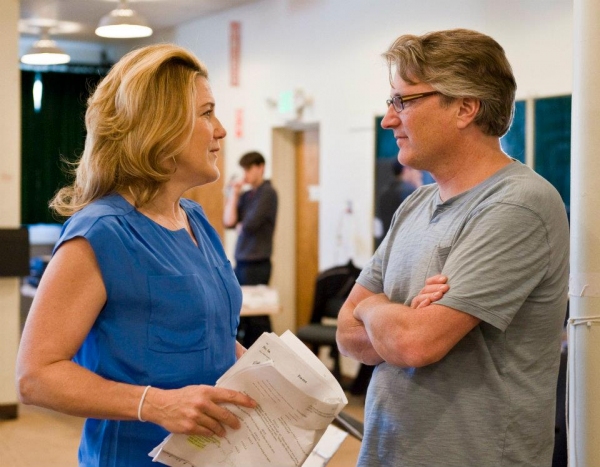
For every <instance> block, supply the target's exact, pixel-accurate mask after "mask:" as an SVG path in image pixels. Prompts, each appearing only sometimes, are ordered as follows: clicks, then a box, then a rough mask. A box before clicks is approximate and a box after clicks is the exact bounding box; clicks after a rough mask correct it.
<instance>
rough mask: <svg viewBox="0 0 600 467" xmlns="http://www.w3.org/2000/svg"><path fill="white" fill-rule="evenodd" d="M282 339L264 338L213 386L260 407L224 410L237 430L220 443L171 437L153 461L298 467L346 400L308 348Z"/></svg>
mask: <svg viewBox="0 0 600 467" xmlns="http://www.w3.org/2000/svg"><path fill="white" fill-rule="evenodd" d="M284 336H285V337H284ZM284 336H282V337H281V338H279V337H278V336H276V335H275V334H272V333H270V334H267V333H265V334H263V336H261V338H260V339H259V340H258V341H257V342H256V343H255V344H254V345H253V346H252V347H251V348H250V349H248V352H246V353H245V354H244V356H243V357H242V358H240V360H238V362H237V363H236V364H235V365H234V366H233V367H232V368H231V369H230V370H229V371H227V372H226V373H225V374H224V375H223V377H222V378H221V379H220V380H219V381H218V382H217V386H221V387H227V388H230V389H235V390H237V391H240V392H244V393H246V394H248V395H249V396H250V397H252V398H253V399H255V400H256V401H257V402H258V403H259V405H258V406H257V407H256V408H255V409H247V408H244V407H238V406H235V405H227V408H228V409H229V410H231V411H232V412H233V413H234V414H235V415H236V416H237V417H238V418H239V419H240V422H241V425H242V427H241V428H240V429H239V430H232V429H227V432H226V435H225V436H224V437H222V438H220V437H217V436H211V437H203V436H187V435H169V437H167V438H166V439H165V441H163V443H161V444H160V445H159V446H157V447H156V448H155V449H154V450H153V451H152V452H151V453H150V455H151V456H152V457H153V459H154V460H155V461H159V462H163V463H164V464H167V465H170V466H174V467H189V466H192V467H201V466H209V465H210V466H227V467H229V466H230V467H240V466H242V467H243V466H255V465H260V466H264V465H272V466H274V467H288V466H289V467H299V466H301V465H302V464H303V462H304V461H305V459H306V458H307V457H308V456H309V454H310V453H311V451H312V450H313V448H314V447H315V445H316V444H317V442H318V441H319V439H320V438H321V436H322V435H323V433H324V432H325V430H326V428H327V427H328V425H329V424H330V423H331V421H332V420H333V418H334V417H335V415H337V414H338V413H339V412H340V411H341V410H342V408H343V407H344V406H345V405H346V404H347V399H346V397H345V395H344V392H343V390H342V388H341V387H340V386H339V384H338V382H337V381H336V380H335V378H333V376H331V373H330V372H329V370H327V368H326V367H325V366H324V365H323V364H322V363H321V362H320V361H319V360H318V359H317V358H316V357H315V356H314V354H312V352H310V350H308V349H306V350H307V352H308V354H304V350H299V349H302V347H304V348H306V347H305V346H304V344H302V343H301V342H300V341H299V340H298V339H297V338H296V337H295V336H294V335H293V334H291V333H289V334H288V335H285V334H284ZM298 344H300V346H302V347H298ZM309 356H310V357H309Z"/></svg>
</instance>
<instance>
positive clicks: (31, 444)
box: [0, 396, 364, 467]
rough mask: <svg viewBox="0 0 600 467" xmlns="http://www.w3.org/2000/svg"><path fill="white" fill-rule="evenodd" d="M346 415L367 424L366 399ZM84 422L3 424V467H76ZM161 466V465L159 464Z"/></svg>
mask: <svg viewBox="0 0 600 467" xmlns="http://www.w3.org/2000/svg"><path fill="white" fill-rule="evenodd" d="M348 401H349V403H348V406H347V407H346V409H345V410H346V411H347V412H348V413H349V414H351V415H352V416H354V417H356V418H358V419H360V420H363V404H364V397H361V396H348ZM82 423H83V421H82V419H80V418H75V417H70V416H68V415H62V414H59V413H56V412H52V411H50V410H46V409H41V408H38V407H31V406H20V407H19V418H18V419H17V420H0V467H40V466H47V467H76V466H77V447H78V445H79V435H80V432H81V426H82ZM359 449H360V441H358V440H357V439H356V438H353V437H351V436H348V437H347V438H346V439H345V440H344V442H343V443H342V445H341V446H340V449H339V450H338V451H337V452H336V453H335V455H334V456H333V458H332V459H331V460H330V461H329V463H328V464H327V467H351V466H354V465H356V459H357V456H358V451H359ZM157 465H158V464H157Z"/></svg>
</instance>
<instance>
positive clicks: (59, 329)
mask: <svg viewBox="0 0 600 467" xmlns="http://www.w3.org/2000/svg"><path fill="white" fill-rule="evenodd" d="M214 111H215V100H214V97H213V95H212V91H211V88H210V86H209V82H208V73H207V70H206V68H205V66H204V65H203V64H202V63H201V62H200V61H199V60H198V59H197V58H196V57H194V56H193V54H191V53H190V52H189V51H187V50H185V49H183V48H181V47H177V46H174V45H168V44H162V45H153V46H149V47H144V48H141V49H138V50H136V51H133V52H131V53H129V54H127V55H126V56H124V57H123V58H122V59H121V60H120V61H119V62H118V63H117V64H116V65H115V66H114V67H113V68H112V70H111V71H110V73H109V74H108V75H107V76H106V77H105V78H104V79H103V80H102V82H101V83H100V85H99V86H98V87H97V89H96V90H95V92H94V93H93V94H92V96H91V97H90V99H89V101H88V109H87V112H86V128H87V137H86V142H85V149H84V152H83V155H82V157H81V160H80V161H79V163H78V166H77V171H76V177H75V180H74V182H73V184H72V185H71V186H68V187H65V188H63V189H61V190H60V191H59V192H58V193H57V195H56V196H55V198H54V199H53V200H52V202H51V207H52V208H53V209H54V210H55V212H57V213H58V214H60V215H62V216H65V217H68V220H67V221H66V223H65V224H64V227H63V231H62V234H61V237H60V239H59V241H58V242H57V244H56V246H55V248H54V252H53V258H52V260H51V261H50V263H49V265H48V268H47V269H46V271H45V273H44V276H43V278H42V280H41V282H40V285H39V288H38V291H37V293H36V297H35V299H34V301H33V304H32V307H31V310H30V312H29V316H28V319H27V322H26V325H25V329H24V332H23V337H22V341H21V346H20V349H19V356H18V362H17V378H18V392H19V396H20V399H21V400H22V401H23V402H24V403H26V404H35V405H39V406H43V407H47V408H50V409H53V410H57V411H60V412H64V413H68V414H71V415H76V416H82V417H86V418H87V420H86V422H85V425H84V429H83V434H82V439H81V445H80V449H79V463H80V465H85V466H127V467H137V466H146V465H154V464H152V460H151V458H150V457H149V456H148V453H149V452H150V450H152V448H154V447H155V446H156V445H157V444H159V443H160V442H161V441H162V440H163V439H164V437H165V436H166V435H167V434H168V432H174V433H186V434H197V435H213V434H216V435H220V436H222V435H223V434H224V433H225V427H230V428H238V427H239V420H238V419H237V418H236V417H235V416H234V415H233V414H232V413H231V412H229V411H228V410H227V409H226V408H224V407H222V404H223V403H234V404H237V405H241V406H244V407H254V406H255V404H256V403H255V401H253V400H252V399H250V398H249V397H247V396H246V395H244V394H242V393H239V392H236V391H232V390H227V389H222V388H215V387H214V384H215V382H216V380H217V379H218V378H219V376H220V375H221V374H223V373H224V372H225V370H227V369H228V368H229V367H230V366H231V365H232V364H233V363H234V362H235V360H236V358H238V357H239V356H240V355H241V354H242V353H243V351H244V348H243V347H242V346H241V345H240V344H238V343H237V342H236V340H235V336H236V330H237V326H238V322H239V311H240V307H241V290H240V287H239V285H238V283H237V281H236V278H235V275H234V274H233V270H232V268H231V265H230V263H229V261H228V260H227V258H226V256H225V252H224V250H223V247H222V245H221V243H220V240H219V237H218V235H217V233H216V232H215V230H214V229H213V228H212V226H211V225H210V224H209V222H208V220H207V218H206V216H205V214H204V211H203V210H202V208H201V207H200V206H199V205H198V204H196V203H194V202H192V201H190V200H188V199H184V198H182V194H183V193H184V192H185V191H187V190H188V189H190V188H192V187H195V186H199V185H203V184H205V183H210V182H213V181H215V180H216V179H217V178H218V177H219V171H218V169H217V167H216V160H217V157H218V151H219V149H220V140H221V139H222V138H224V137H225V135H226V131H225V129H224V128H223V126H222V125H221V123H220V122H219V120H218V119H217V118H216V116H215V113H214Z"/></svg>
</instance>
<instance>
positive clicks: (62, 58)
mask: <svg viewBox="0 0 600 467" xmlns="http://www.w3.org/2000/svg"><path fill="white" fill-rule="evenodd" d="M70 60H71V57H69V55H68V54H67V53H65V52H64V51H63V50H62V49H61V48H60V47H58V46H57V45H56V42H54V41H53V40H52V39H50V33H49V30H48V28H40V40H38V41H37V42H35V43H34V44H33V46H32V47H31V48H30V49H29V50H28V51H27V53H26V54H25V55H23V56H22V57H21V62H23V63H25V64H27V65H61V64H63V63H69V61H70Z"/></svg>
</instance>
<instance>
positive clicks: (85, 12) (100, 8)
mask: <svg viewBox="0 0 600 467" xmlns="http://www.w3.org/2000/svg"><path fill="white" fill-rule="evenodd" d="M256 1H258V0H129V1H128V6H129V8H131V9H133V10H135V11H136V12H138V13H139V14H140V15H142V16H144V17H145V18H146V20H147V21H148V23H149V25H150V27H152V28H153V29H155V30H160V29H163V28H169V27H173V26H175V25H177V24H181V23H185V22H187V21H191V20H193V19H196V18H198V17H201V16H206V15H209V14H212V13H216V12H218V11H222V10H226V9H229V8H234V7H236V6H239V5H243V4H246V3H253V2H256ZM117 5H118V0H21V16H20V18H21V19H20V22H19V31H20V32H21V34H22V35H24V36H37V35H38V34H39V30H40V27H44V26H45V27H49V28H50V30H49V32H50V35H51V36H52V38H53V39H64V40H83V41H94V42H102V41H110V39H102V38H99V37H98V36H96V35H95V34H94V30H95V29H96V26H97V25H98V21H99V20H100V18H101V17H102V16H104V15H106V14H107V13H108V12H109V11H111V10H113V9H114V8H116V7H117ZM113 40H114V39H113Z"/></svg>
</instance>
